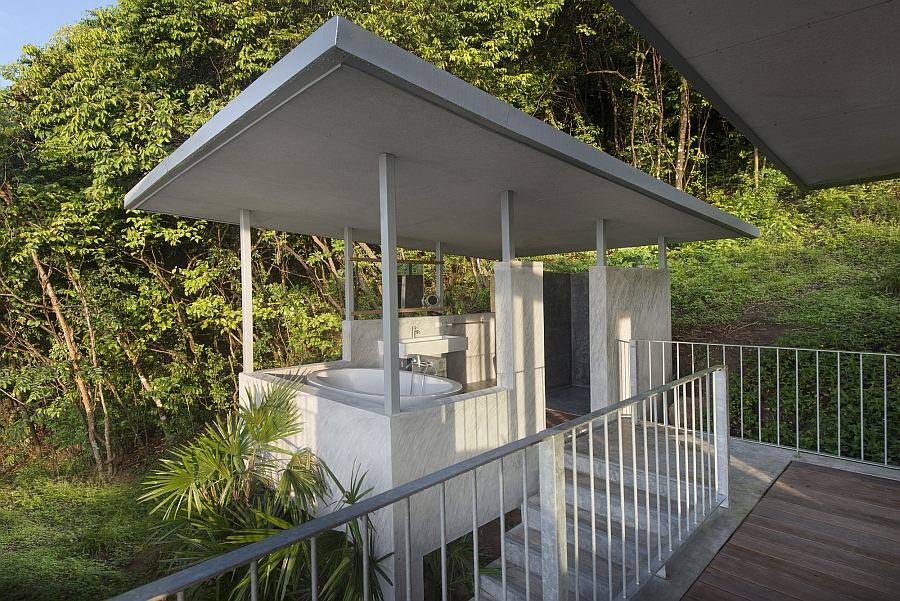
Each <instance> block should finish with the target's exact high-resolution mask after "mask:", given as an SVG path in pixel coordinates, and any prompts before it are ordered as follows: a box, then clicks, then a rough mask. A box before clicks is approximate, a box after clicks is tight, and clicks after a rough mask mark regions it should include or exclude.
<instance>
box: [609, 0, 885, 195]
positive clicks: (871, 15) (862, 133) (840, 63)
mask: <svg viewBox="0 0 900 601" xmlns="http://www.w3.org/2000/svg"><path fill="white" fill-rule="evenodd" d="M610 4H612V5H613V6H614V7H615V8H616V10H618V11H619V13H621V14H622V16H623V17H625V18H626V19H627V20H628V21H629V22H630V23H631V24H632V25H633V26H634V27H635V29H637V31H638V32H639V33H640V34H641V35H642V36H644V38H645V39H646V40H647V41H648V42H650V43H651V44H652V45H653V46H654V47H655V48H656V49H657V50H658V51H659V52H660V54H662V55H663V56H664V57H665V58H666V60H668V61H669V62H670V63H671V64H672V66H673V67H675V68H676V69H677V70H678V71H679V72H681V74H682V75H684V77H685V78H686V79H687V80H688V81H690V82H691V84H692V85H693V86H694V87H695V88H696V89H697V91H698V92H700V93H701V94H703V96H704V97H705V98H706V99H707V100H708V101H709V102H710V103H712V105H713V106H714V107H715V108H716V110H718V111H719V112H720V113H722V115H724V116H725V117H726V118H727V119H728V120H729V121H730V122H731V123H732V124H733V125H734V126H735V127H737V128H738V129H739V130H740V131H741V133H743V134H744V135H745V136H746V137H747V138H748V139H749V140H750V141H751V142H752V143H753V144H754V145H755V146H756V147H757V148H759V150H760V151H761V152H762V153H763V154H764V155H765V156H766V157H768V158H769V159H770V160H771V161H772V162H773V163H775V165H776V166H777V167H778V168H779V169H781V170H782V171H783V172H784V173H785V174H786V175H788V177H790V178H791V180H792V181H793V182H794V183H795V184H797V185H798V186H800V187H801V188H826V187H830V186H837V185H841V184H849V183H857V182H864V181H874V180H880V179H890V178H894V177H900V77H898V73H900V2H898V1H896V0H888V1H884V0H789V1H785V0H756V1H754V2H721V1H718V0H682V1H679V2H659V1H657V0H610Z"/></svg>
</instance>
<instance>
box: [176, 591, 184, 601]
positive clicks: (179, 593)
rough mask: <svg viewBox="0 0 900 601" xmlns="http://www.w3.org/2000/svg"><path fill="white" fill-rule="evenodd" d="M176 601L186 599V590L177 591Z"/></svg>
mask: <svg viewBox="0 0 900 601" xmlns="http://www.w3.org/2000/svg"><path fill="white" fill-rule="evenodd" d="M175 601H184V591H178V592H177V593H175Z"/></svg>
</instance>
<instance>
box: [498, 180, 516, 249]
mask: <svg viewBox="0 0 900 601" xmlns="http://www.w3.org/2000/svg"><path fill="white" fill-rule="evenodd" d="M514 204H515V202H514V200H513V193H512V191H511V190H504V191H503V192H501V193H500V231H501V236H502V241H501V243H502V246H503V252H502V260H503V261H512V260H513V259H515V258H516V227H515V218H514V207H513V205H514Z"/></svg>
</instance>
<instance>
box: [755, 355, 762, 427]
mask: <svg viewBox="0 0 900 601" xmlns="http://www.w3.org/2000/svg"><path fill="white" fill-rule="evenodd" d="M756 392H757V393H758V395H759V396H758V398H757V400H756V410H757V411H758V412H759V416H758V417H757V420H756V427H757V430H758V432H757V441H758V442H762V417H763V414H762V353H761V351H760V347H756Z"/></svg>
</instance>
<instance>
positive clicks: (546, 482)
mask: <svg viewBox="0 0 900 601" xmlns="http://www.w3.org/2000/svg"><path fill="white" fill-rule="evenodd" d="M563 446H564V442H563V435H562V434H557V435H556V436H553V437H551V438H547V439H544V440H542V441H541V442H540V444H539V445H538V457H539V462H538V465H539V468H538V469H539V473H540V487H541V524H540V528H541V555H542V556H543V561H542V562H541V577H542V578H541V588H542V589H543V590H542V591H541V592H542V593H543V595H542V596H543V598H544V599H553V600H559V601H562V600H564V599H566V598H567V597H568V594H567V591H568V590H569V586H568V582H567V581H568V569H567V566H568V558H567V554H568V551H567V550H568V544H567V541H566V481H565V473H566V470H565V453H564V449H563ZM575 494H576V495H577V494H578V493H577V492H576V493H575ZM576 511H577V508H576ZM575 586H576V587H577V586H578V584H577V583H576V585H575Z"/></svg>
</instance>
